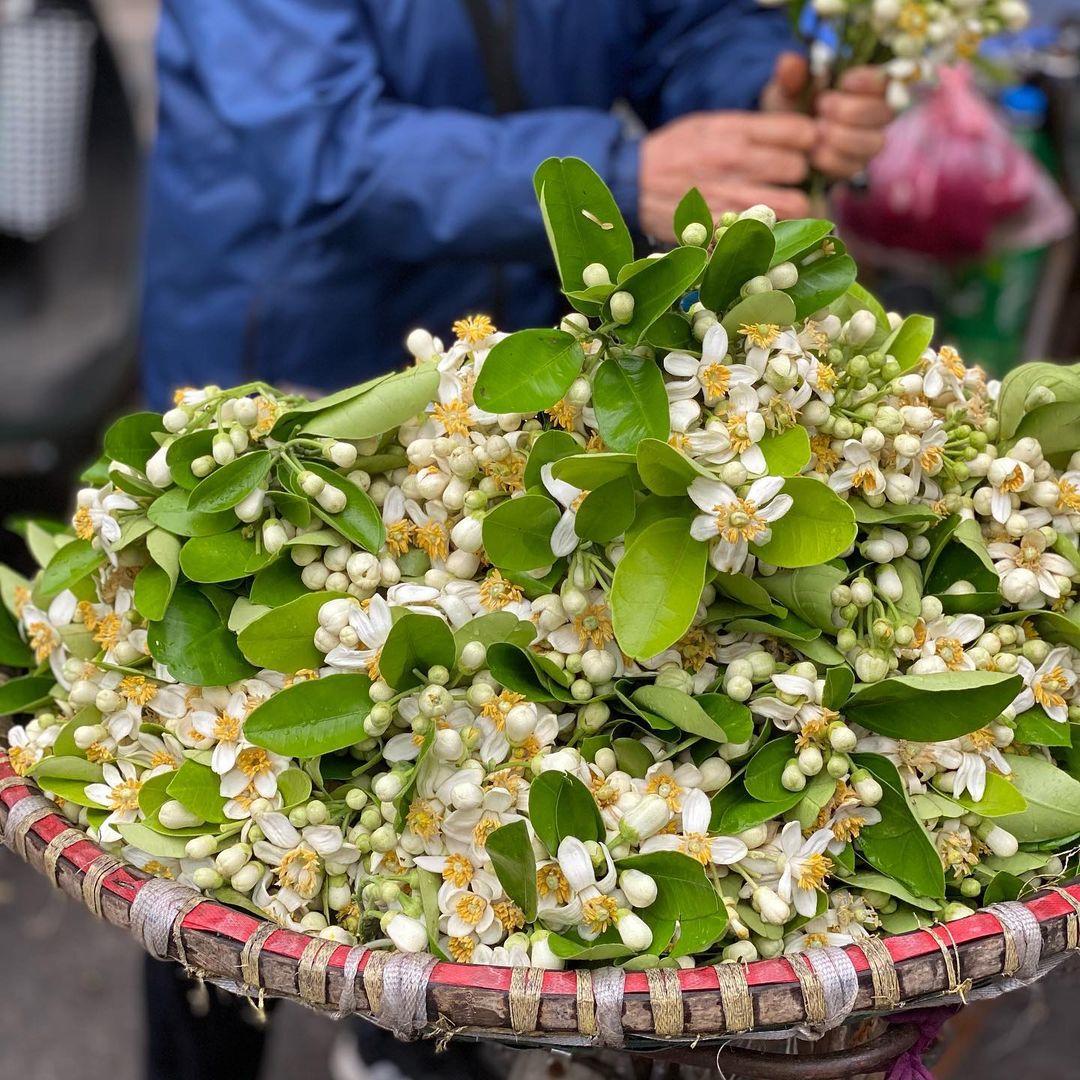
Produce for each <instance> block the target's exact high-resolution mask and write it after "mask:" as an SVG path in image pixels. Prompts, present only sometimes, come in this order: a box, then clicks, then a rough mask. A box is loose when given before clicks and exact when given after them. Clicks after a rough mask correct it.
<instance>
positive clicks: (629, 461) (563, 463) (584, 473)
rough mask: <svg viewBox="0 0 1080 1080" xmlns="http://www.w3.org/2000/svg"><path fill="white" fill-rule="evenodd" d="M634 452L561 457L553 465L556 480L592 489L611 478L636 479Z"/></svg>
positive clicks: (552, 471) (580, 454)
mask: <svg viewBox="0 0 1080 1080" xmlns="http://www.w3.org/2000/svg"><path fill="white" fill-rule="evenodd" d="M634 465H635V462H634V455H633V454H584V453H581V452H580V451H579V452H578V453H577V454H575V455H574V456H573V457H564V458H560V459H559V460H558V461H556V462H555V464H554V465H552V466H551V475H552V476H554V477H555V479H556V480H565V481H566V482H567V483H568V484H573V485H574V487H579V488H582V489H583V490H584V491H592V490H593V489H594V488H598V487H600V486H601V485H602V484H606V483H608V482H609V481H611V480H618V479H620V478H621V477H629V478H630V479H631V480H633V479H634Z"/></svg>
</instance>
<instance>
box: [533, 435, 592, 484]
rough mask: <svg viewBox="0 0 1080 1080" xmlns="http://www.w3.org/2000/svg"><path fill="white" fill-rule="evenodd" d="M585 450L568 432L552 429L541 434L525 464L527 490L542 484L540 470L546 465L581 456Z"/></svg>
mask: <svg viewBox="0 0 1080 1080" xmlns="http://www.w3.org/2000/svg"><path fill="white" fill-rule="evenodd" d="M583 449H584V448H583V447H582V445H581V443H579V442H578V441H577V439H575V438H574V436H573V435H571V434H570V432H568V431H560V430H559V429H558V428H552V429H551V430H550V431H545V432H542V433H541V434H540V436H539V437H538V438H537V440H536V442H534V443H533V444H532V449H531V450H530V451H529V457H528V460H527V461H526V462H525V477H524V483H525V488H526V490H528V489H529V488H533V487H536V486H537V485H539V484H540V483H542V480H541V476H540V470H541V469H543V467H544V466H545V465H548V464H553V463H554V462H556V461H558V460H559V459H560V458H564V457H571V456H573V455H574V454H580V453H581V452H582V450H583Z"/></svg>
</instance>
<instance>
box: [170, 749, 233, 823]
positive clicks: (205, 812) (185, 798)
mask: <svg viewBox="0 0 1080 1080" xmlns="http://www.w3.org/2000/svg"><path fill="white" fill-rule="evenodd" d="M220 787H221V777H219V776H218V774H217V773H216V772H214V771H213V769H209V768H207V767H206V766H205V765H200V764H199V763H198V762H197V761H185V762H184V764H183V765H181V766H180V768H179V769H178V770H177V771H176V773H175V774H173V776H172V779H171V780H170V781H169V785H168V787H167V789H166V792H167V794H168V796H169V798H170V799H175V800H176V801H177V802H178V803H182V804H183V806H184V808H185V809H187V810H189V811H190V812H191V813H192V814H195V815H197V816H198V817H201V818H202V819H203V821H212V822H215V823H218V824H220V823H222V822H225V821H228V820H229V819H228V818H227V817H226V816H225V798H224V797H223V796H222V794H221V792H220V790H219V789H220Z"/></svg>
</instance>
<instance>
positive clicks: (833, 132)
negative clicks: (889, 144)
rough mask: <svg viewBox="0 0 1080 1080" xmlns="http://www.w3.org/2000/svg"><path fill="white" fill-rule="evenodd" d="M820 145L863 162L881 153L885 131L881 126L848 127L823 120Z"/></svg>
mask: <svg viewBox="0 0 1080 1080" xmlns="http://www.w3.org/2000/svg"><path fill="white" fill-rule="evenodd" d="M821 146H823V147H828V148H830V149H832V150H835V151H836V152H837V153H839V154H844V155H846V156H847V157H851V158H856V159H858V160H859V161H862V162H864V163H865V162H867V161H869V160H870V159H871V158H874V157H877V155H878V154H880V153H881V151H882V148H883V147H884V146H885V131H884V129H883V128H860V127H848V126H846V125H845V124H834V123H831V122H830V121H824V122H823V123H822V125H821Z"/></svg>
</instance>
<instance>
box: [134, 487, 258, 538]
mask: <svg viewBox="0 0 1080 1080" xmlns="http://www.w3.org/2000/svg"><path fill="white" fill-rule="evenodd" d="M207 479H209V477H208V478H207ZM188 497H189V495H188V492H186V491H185V490H184V489H183V488H179V487H174V488H170V489H169V490H168V491H166V492H165V494H164V495H159V496H158V497H157V498H156V499H155V500H154V501H153V502H152V503H151V504H150V507H149V509H148V510H147V511H146V515H147V517H149V518H150V520H151V521H152V522H153V523H154V524H155V525H157V526H158V528H161V529H165V530H166V531H167V532H171V533H174V534H175V535H176V536H215V535H217V534H219V533H223V532H228V531H229V530H230V529H235V528H236V526H237V525H238V522H237V520H236V515H235V514H234V513H233V512H232V511H231V510H222V511H220V512H218V513H214V514H207V513H203V512H202V511H196V510H189V509H188V505H187V502H188Z"/></svg>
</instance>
